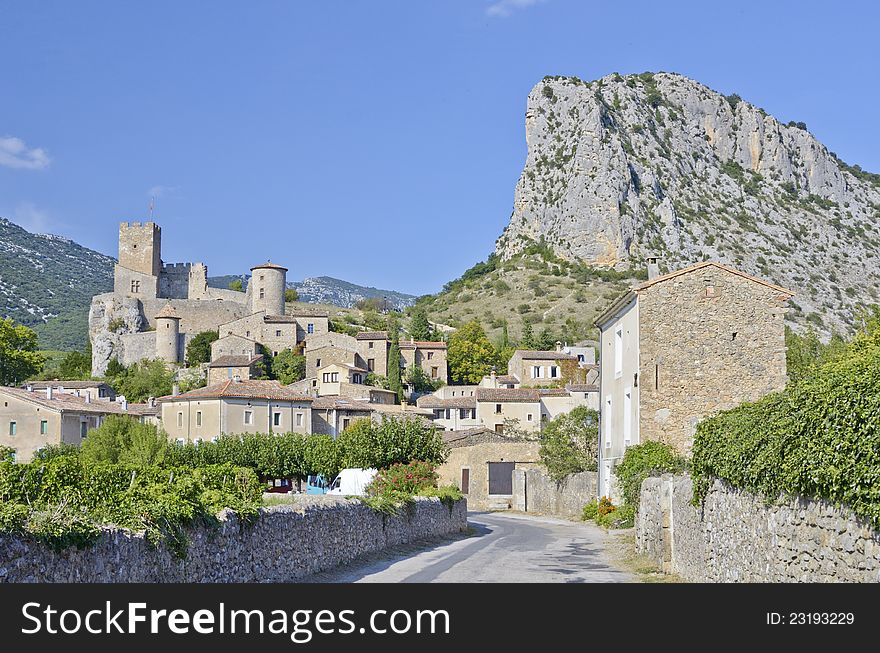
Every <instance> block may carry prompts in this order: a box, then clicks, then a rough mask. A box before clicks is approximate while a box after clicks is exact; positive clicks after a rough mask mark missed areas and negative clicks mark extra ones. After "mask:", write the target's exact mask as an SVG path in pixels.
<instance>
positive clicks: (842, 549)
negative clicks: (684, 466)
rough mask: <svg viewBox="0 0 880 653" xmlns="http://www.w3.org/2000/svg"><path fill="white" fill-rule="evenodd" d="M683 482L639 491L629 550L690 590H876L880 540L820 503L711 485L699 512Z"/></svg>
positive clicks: (659, 482) (844, 512)
mask: <svg viewBox="0 0 880 653" xmlns="http://www.w3.org/2000/svg"><path fill="white" fill-rule="evenodd" d="M692 496H693V484H692V482H691V479H690V477H689V476H676V477H673V476H672V475H669V474H667V475H665V476H663V477H661V478H649V479H646V480H645V481H644V482H643V483H642V489H641V497H640V503H639V513H638V516H637V519H636V544H637V547H638V550H639V551H640V552H641V553H644V554H646V555H647V556H649V557H650V558H652V559H653V560H655V561H656V562H657V563H658V564H660V565H661V568H662V569H663V570H664V571H667V572H671V573H675V574H678V575H679V576H681V577H682V578H684V579H686V580H689V581H696V582H711V583H718V582H774V583H778V582H831V583H834V582H880V532H878V531H876V530H874V529H873V528H871V526H870V524H868V523H867V522H866V521H864V520H862V519H859V518H858V517H856V516H855V515H854V514H853V513H852V512H851V511H850V510H849V509H846V508H837V507H835V506H833V505H831V504H829V503H826V502H824V501H813V500H808V499H803V498H787V499H781V500H780V501H778V502H776V503H772V504H770V505H766V504H765V502H764V500H763V498H762V497H760V496H756V495H754V494H751V493H749V492H745V491H742V490H738V489H735V488H732V487H731V486H729V485H728V484H726V483H723V482H722V481H715V483H714V484H713V486H712V488H711V490H710V491H709V494H708V495H707V497H706V499H705V501H704V502H703V504H702V506H701V507H694V506H693V505H691V498H692Z"/></svg>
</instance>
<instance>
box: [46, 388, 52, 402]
mask: <svg viewBox="0 0 880 653" xmlns="http://www.w3.org/2000/svg"><path fill="white" fill-rule="evenodd" d="M46 399H49V400H51V399H52V386H51V385H47V386H46Z"/></svg>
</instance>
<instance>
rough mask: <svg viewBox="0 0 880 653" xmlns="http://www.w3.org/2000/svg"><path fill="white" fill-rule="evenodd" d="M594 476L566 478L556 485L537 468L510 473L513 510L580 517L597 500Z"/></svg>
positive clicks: (592, 474)
mask: <svg viewBox="0 0 880 653" xmlns="http://www.w3.org/2000/svg"><path fill="white" fill-rule="evenodd" d="M598 493H599V476H598V474H596V472H581V473H579V474H570V475H569V476H567V477H566V478H565V479H564V480H563V481H561V482H560V483H557V482H556V481H554V480H553V479H552V478H550V477H549V476H547V474H545V473H544V471H543V470H541V469H540V468H534V469H515V470H513V501H512V505H513V509H514V510H521V511H523V512H535V513H540V514H542V515H556V516H559V517H580V516H581V515H582V514H583V511H584V505H586V504H587V503H589V502H590V501H593V500H595V499H596V498H598Z"/></svg>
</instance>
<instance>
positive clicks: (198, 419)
mask: <svg viewBox="0 0 880 653" xmlns="http://www.w3.org/2000/svg"><path fill="white" fill-rule="evenodd" d="M201 425H202V411H200V410H199V411H196V426H201Z"/></svg>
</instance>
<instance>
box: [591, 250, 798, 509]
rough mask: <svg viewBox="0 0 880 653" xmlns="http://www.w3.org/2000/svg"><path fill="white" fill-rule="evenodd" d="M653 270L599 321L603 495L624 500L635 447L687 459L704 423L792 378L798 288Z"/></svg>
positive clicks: (716, 268) (715, 271) (716, 267)
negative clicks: (661, 446)
mask: <svg viewBox="0 0 880 653" xmlns="http://www.w3.org/2000/svg"><path fill="white" fill-rule="evenodd" d="M651 268H652V266H649V270H651ZM655 270H656V268H654V271H652V273H651V274H650V276H651V278H649V280H648V281H646V282H644V283H642V284H639V285H637V286H635V287H633V288H632V289H631V290H629V291H628V292H627V293H626V294H624V295H623V296H621V297H620V298H619V299H617V300H616V301H615V302H614V303H613V304H612V305H611V306H610V307H609V308H608V309H607V310H606V311H605V312H604V313H602V314H601V315H600V316H599V317H598V318H597V319H596V322H595V324H596V326H597V327H598V328H599V330H600V333H601V336H600V346H601V354H600V365H601V374H600V393H599V394H600V401H601V411H600V413H601V418H600V436H599V438H600V444H599V471H600V478H599V492H600V495H608V496H612V497H614V496H616V492H615V490H614V487H613V468H614V466H615V465H616V464H617V462H618V461H619V460H620V459H621V458H622V457H623V454H624V452H625V451H626V448H627V447H629V446H630V445H634V444H639V443H641V442H645V441H648V440H658V441H661V442H666V443H668V444H670V445H672V446H673V447H675V448H676V449H678V450H679V451H680V452H682V453H689V451H690V448H691V445H692V443H693V437H694V433H695V431H696V427H697V423H698V422H699V421H700V420H701V419H703V418H705V417H707V416H709V415H712V414H714V413H716V412H718V411H721V410H726V409H730V408H733V407H735V406H737V405H739V404H740V403H742V402H744V401H755V400H757V399H760V398H761V397H763V396H765V395H767V394H768V393H770V392H774V391H777V390H781V389H782V388H784V387H785V384H786V380H787V379H786V368H785V326H784V318H785V307H786V304H787V302H788V300H789V298H791V297H792V294H793V293H792V292H791V291H790V290H787V289H785V288H782V287H780V286H777V285H774V284H772V283H769V282H767V281H764V280H762V279H758V278H756V277H753V276H750V275H748V274H745V273H743V272H740V271H739V270H735V269H733V268H731V267H728V266H726V265H722V264H721V263H715V262H703V263H697V264H696V265H692V266H690V267H686V268H684V269H681V270H678V271H675V272H672V273H670V274H666V275H663V276H658V275H656V271H655Z"/></svg>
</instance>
